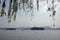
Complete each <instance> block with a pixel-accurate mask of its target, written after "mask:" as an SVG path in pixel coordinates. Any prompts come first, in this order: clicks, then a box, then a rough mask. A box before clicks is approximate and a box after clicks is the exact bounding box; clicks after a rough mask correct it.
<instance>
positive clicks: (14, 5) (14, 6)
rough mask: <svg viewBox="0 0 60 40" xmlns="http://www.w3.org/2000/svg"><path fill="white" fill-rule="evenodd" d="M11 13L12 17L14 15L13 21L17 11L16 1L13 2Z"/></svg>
mask: <svg viewBox="0 0 60 40" xmlns="http://www.w3.org/2000/svg"><path fill="white" fill-rule="evenodd" d="M13 1H14V2H13V12H12V16H13V15H14V18H13V20H15V19H16V13H17V11H18V0H13Z"/></svg>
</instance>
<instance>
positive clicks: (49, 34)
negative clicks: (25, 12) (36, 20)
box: [0, 30, 60, 40]
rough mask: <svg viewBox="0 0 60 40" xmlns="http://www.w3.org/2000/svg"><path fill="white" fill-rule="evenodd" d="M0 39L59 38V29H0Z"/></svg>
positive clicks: (59, 39)
mask: <svg viewBox="0 0 60 40" xmlns="http://www.w3.org/2000/svg"><path fill="white" fill-rule="evenodd" d="M0 40H60V31H59V30H44V31H31V30H24V31H22V30H16V31H6V30H0Z"/></svg>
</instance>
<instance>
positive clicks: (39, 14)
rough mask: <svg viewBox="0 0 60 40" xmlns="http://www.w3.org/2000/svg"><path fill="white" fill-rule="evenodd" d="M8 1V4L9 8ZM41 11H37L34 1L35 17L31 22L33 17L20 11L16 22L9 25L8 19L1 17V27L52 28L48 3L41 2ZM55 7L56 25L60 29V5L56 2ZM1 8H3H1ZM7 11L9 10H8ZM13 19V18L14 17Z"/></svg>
mask: <svg viewBox="0 0 60 40" xmlns="http://www.w3.org/2000/svg"><path fill="white" fill-rule="evenodd" d="M8 4H9V2H8V0H7V2H6V5H7V8H8ZM39 4H40V6H39V11H37V10H36V3H35V1H34V9H33V10H34V13H33V14H34V16H33V17H32V21H31V16H30V14H29V13H28V12H27V14H29V15H27V14H25V12H24V11H23V10H18V12H17V16H16V21H13V19H12V22H11V23H8V19H7V18H8V17H7V16H3V17H0V27H22V26H24V27H28V26H31V27H32V26H52V17H49V13H50V12H49V13H48V12H47V3H46V2H40V3H39ZM55 5H57V7H56V8H55V9H56V16H55V24H56V27H60V11H59V10H60V6H59V5H60V3H58V2H55ZM0 8H1V7H0ZM6 11H7V9H6ZM12 18H13V17H12Z"/></svg>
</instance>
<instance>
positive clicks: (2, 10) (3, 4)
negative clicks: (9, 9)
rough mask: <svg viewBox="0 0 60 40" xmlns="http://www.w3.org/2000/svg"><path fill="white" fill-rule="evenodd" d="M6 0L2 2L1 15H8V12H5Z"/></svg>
mask: <svg viewBox="0 0 60 40" xmlns="http://www.w3.org/2000/svg"><path fill="white" fill-rule="evenodd" d="M5 2H6V0H4V1H3V3H2V9H1V17H2V16H4V14H5V15H6V12H5V7H6V4H5Z"/></svg>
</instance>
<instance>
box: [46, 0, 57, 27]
mask: <svg viewBox="0 0 60 40" xmlns="http://www.w3.org/2000/svg"><path fill="white" fill-rule="evenodd" d="M47 3H49V2H48V0H47ZM51 5H52V6H51V7H48V11H52V15H51V14H50V16H52V18H53V24H52V26H53V27H55V13H56V11H55V5H54V0H52V1H51Z"/></svg>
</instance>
